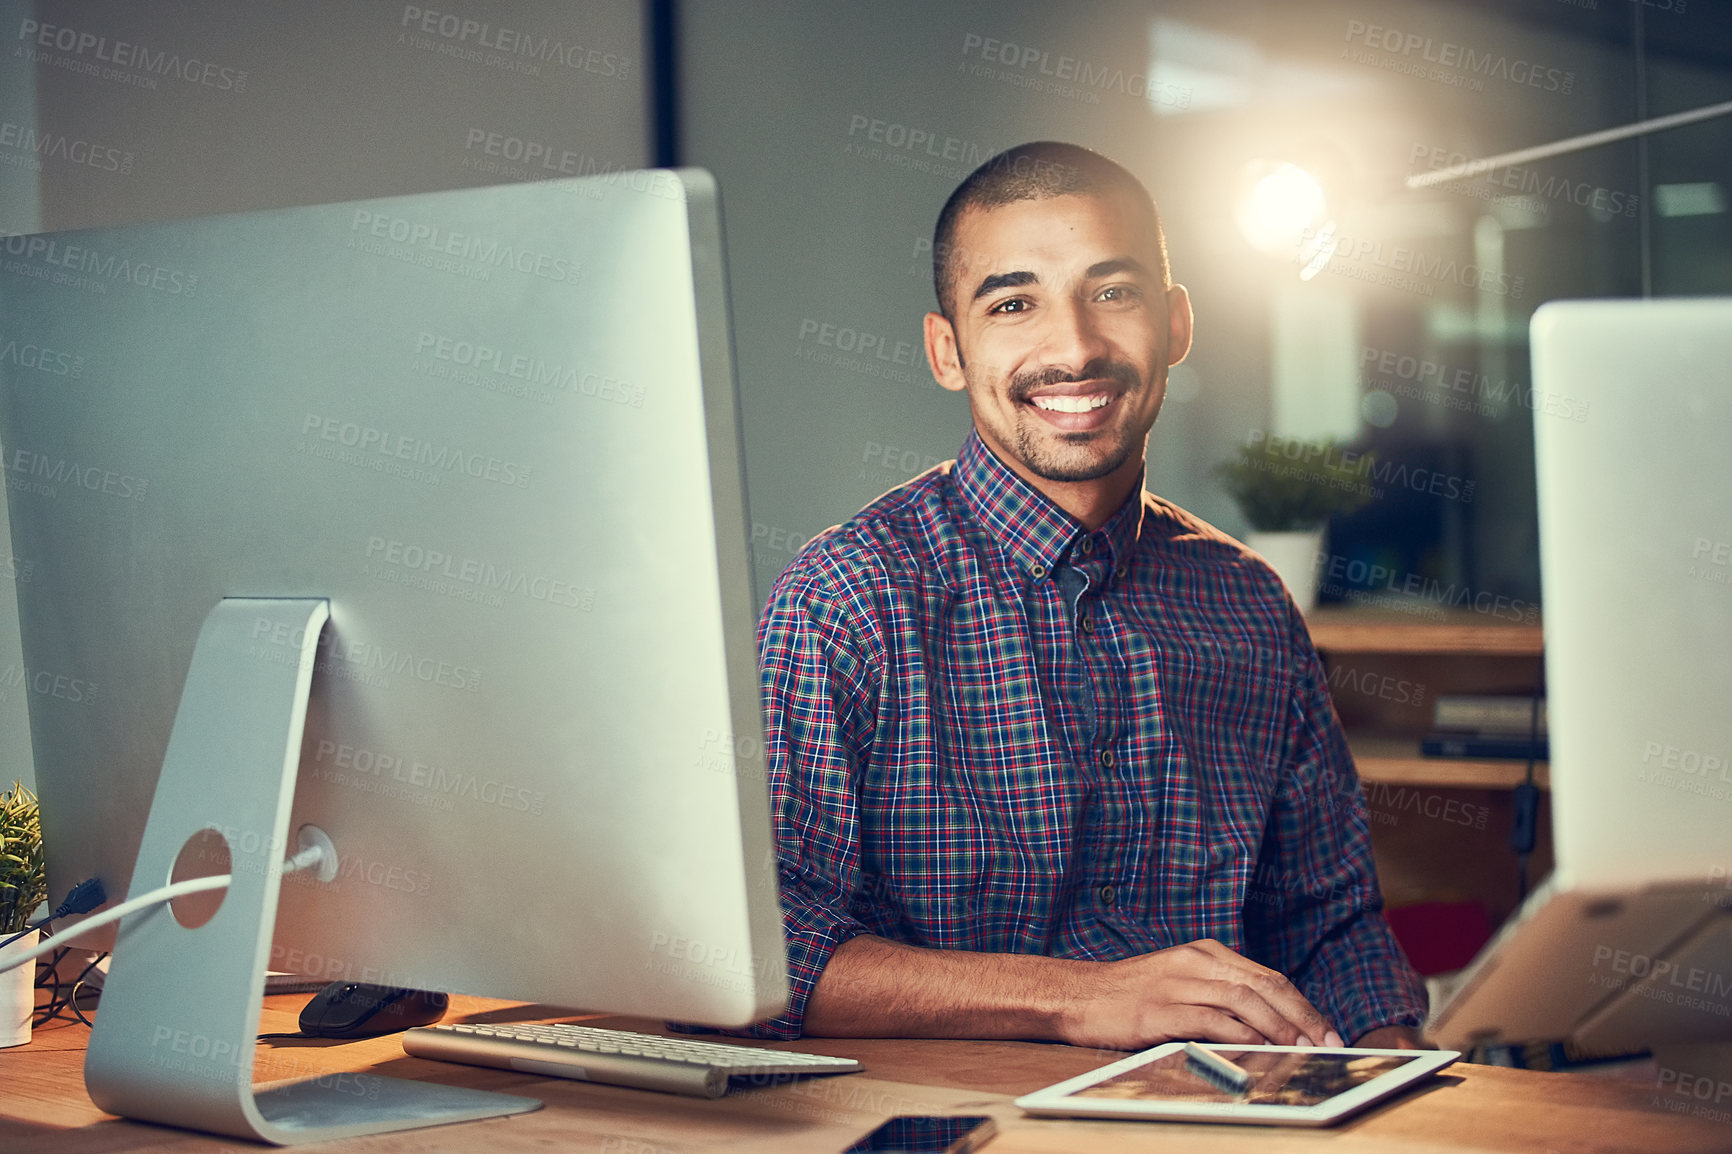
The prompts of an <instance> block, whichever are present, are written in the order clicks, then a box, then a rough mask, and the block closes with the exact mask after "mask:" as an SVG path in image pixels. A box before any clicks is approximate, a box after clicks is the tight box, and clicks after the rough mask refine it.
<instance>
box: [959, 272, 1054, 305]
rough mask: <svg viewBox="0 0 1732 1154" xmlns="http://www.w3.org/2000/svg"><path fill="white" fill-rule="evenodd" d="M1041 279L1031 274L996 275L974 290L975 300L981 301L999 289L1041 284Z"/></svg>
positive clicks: (1005, 273)
mask: <svg viewBox="0 0 1732 1154" xmlns="http://www.w3.org/2000/svg"><path fill="white" fill-rule="evenodd" d="M1039 283H1040V278H1039V277H1037V276H1035V275H1034V274H1033V273H1031V272H1001V273H994V274H993V275H992V276H989V277H987V278H986V279H985V280H983V281H981V282H980V287H979V288H977V289H975V290H974V299H975V300H979V299H980V298H981V297H983V296H985V295H986V294H988V293H995V292H997V291H998V290H999V289H1007V288H1021V287H1022V286H1024V285H1031V284H1039Z"/></svg>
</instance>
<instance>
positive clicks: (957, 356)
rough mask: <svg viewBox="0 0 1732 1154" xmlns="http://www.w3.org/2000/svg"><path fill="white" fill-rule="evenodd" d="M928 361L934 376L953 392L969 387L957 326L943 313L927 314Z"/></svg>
mask: <svg viewBox="0 0 1732 1154" xmlns="http://www.w3.org/2000/svg"><path fill="white" fill-rule="evenodd" d="M926 363H927V364H929V365H931V366H932V377H933V379H934V380H936V381H937V382H938V383H939V384H940V385H943V386H944V387H945V388H947V389H949V390H950V391H951V392H953V393H960V392H963V391H964V390H966V389H967V388H968V378H967V377H965V376H963V374H962V351H961V350H960V349H959V348H957V345H956V328H955V326H954V325H952V324H951V323H950V321H949V320H947V319H946V318H945V316H944V314H943V313H927V314H926Z"/></svg>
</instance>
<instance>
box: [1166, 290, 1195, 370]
mask: <svg viewBox="0 0 1732 1154" xmlns="http://www.w3.org/2000/svg"><path fill="white" fill-rule="evenodd" d="M1191 320H1192V317H1191V294H1190V293H1189V292H1187V291H1185V286H1184V285H1182V284H1176V285H1174V286H1173V287H1172V288H1170V289H1168V290H1167V366H1168V367H1169V368H1171V367H1172V366H1173V365H1176V364H1178V363H1179V362H1180V361H1182V360H1184V359H1185V354H1186V353H1188V352H1190V351H1191Z"/></svg>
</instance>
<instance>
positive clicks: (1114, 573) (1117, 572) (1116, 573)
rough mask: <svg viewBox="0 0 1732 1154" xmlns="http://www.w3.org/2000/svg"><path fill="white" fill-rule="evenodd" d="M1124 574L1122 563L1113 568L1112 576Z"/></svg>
mask: <svg viewBox="0 0 1732 1154" xmlns="http://www.w3.org/2000/svg"><path fill="white" fill-rule="evenodd" d="M1124 575H1125V567H1124V566H1123V565H1120V566H1119V567H1118V568H1117V569H1114V570H1113V576H1114V577H1123V576H1124Z"/></svg>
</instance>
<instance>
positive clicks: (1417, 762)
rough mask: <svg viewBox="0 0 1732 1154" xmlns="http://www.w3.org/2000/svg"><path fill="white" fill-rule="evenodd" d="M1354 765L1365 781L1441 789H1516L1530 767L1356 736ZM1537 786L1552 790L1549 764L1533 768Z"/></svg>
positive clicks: (1405, 740) (1412, 742) (1409, 740)
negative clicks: (1431, 754)
mask: <svg viewBox="0 0 1732 1154" xmlns="http://www.w3.org/2000/svg"><path fill="white" fill-rule="evenodd" d="M1348 744H1349V746H1351V748H1352V750H1353V763H1354V764H1355V765H1356V766H1358V767H1359V777H1360V780H1362V781H1368V782H1381V783H1383V784H1385V785H1403V786H1408V785H1425V786H1432V787H1435V788H1440V789H1514V788H1515V787H1516V786H1518V785H1520V784H1521V783H1522V782H1523V781H1525V780H1526V779H1527V770H1528V764H1527V762H1525V761H1515V760H1511V759H1509V758H1490V757H1472V758H1467V757H1461V758H1457V757H1426V756H1425V755H1424V754H1422V753H1420V752H1419V740H1418V739H1417V738H1413V737H1391V736H1378V735H1373V734H1356V735H1353V736H1352V737H1350V738H1349V740H1348ZM1534 784H1536V785H1538V786H1539V787H1540V788H1541V789H1550V788H1551V769H1550V766H1549V765H1548V764H1547V763H1546V762H1543V761H1542V762H1539V763H1537V764H1536V765H1535V766H1534Z"/></svg>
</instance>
